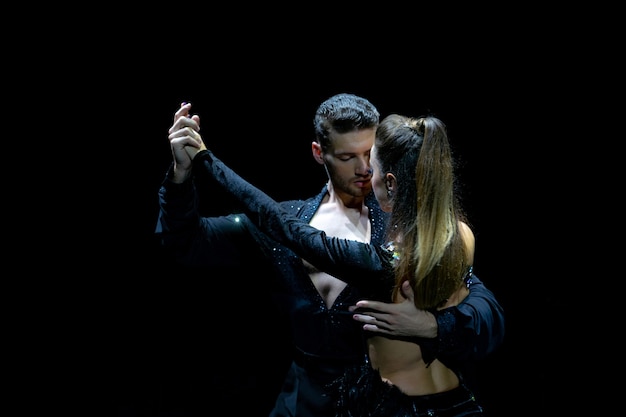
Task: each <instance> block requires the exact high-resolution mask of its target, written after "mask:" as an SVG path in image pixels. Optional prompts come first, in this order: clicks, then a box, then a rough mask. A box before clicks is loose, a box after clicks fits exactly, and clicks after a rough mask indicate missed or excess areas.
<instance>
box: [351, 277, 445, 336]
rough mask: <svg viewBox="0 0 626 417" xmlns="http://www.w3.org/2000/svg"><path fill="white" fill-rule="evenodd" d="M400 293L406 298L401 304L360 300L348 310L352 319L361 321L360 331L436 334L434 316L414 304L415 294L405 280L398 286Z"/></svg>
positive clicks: (391, 333)
mask: <svg viewBox="0 0 626 417" xmlns="http://www.w3.org/2000/svg"><path fill="white" fill-rule="evenodd" d="M402 293H403V295H404V296H405V297H406V298H405V299H404V301H402V302H401V303H383V302H380V301H369V300H361V301H359V302H357V303H356V305H355V306H351V307H350V311H352V312H355V314H354V316H353V318H354V319H355V320H357V321H360V322H361V323H364V324H363V329H364V330H368V331H372V332H376V333H381V334H386V335H390V336H401V337H426V338H435V337H437V319H436V318H435V316H434V315H433V314H432V313H430V312H428V311H426V310H420V309H418V308H417V307H415V302H414V299H415V295H414V293H413V289H412V288H411V285H410V284H409V282H408V281H405V282H404V284H403V285H402ZM362 309H365V310H367V311H361V310H362Z"/></svg>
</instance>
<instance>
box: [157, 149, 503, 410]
mask: <svg viewBox="0 0 626 417" xmlns="http://www.w3.org/2000/svg"><path fill="white" fill-rule="evenodd" d="M206 169H208V170H209V171H210V172H211V174H212V176H215V178H217V179H218V180H219V181H218V182H220V183H223V184H227V188H225V190H226V191H227V192H228V193H232V195H233V196H236V198H237V199H238V200H240V201H241V203H242V204H243V205H244V206H248V207H249V208H250V209H251V211H249V212H247V215H243V214H236V215H235V214H232V215H227V216H220V217H211V218H206V217H201V216H200V214H199V211H198V195H197V192H196V190H195V187H194V183H193V182H192V181H188V182H186V183H183V184H174V183H172V182H171V181H169V180H168V179H167V178H166V179H165V181H164V182H163V184H162V187H161V188H160V190H159V203H160V209H161V210H160V214H159V219H158V224H157V233H158V234H159V235H160V237H161V241H162V244H163V245H164V246H165V247H168V248H171V250H172V251H173V252H174V253H175V254H176V258H177V259H178V261H179V262H182V263H184V264H186V265H195V266H225V265H226V264H227V263H229V262H233V263H234V264H235V265H236V264H237V263H241V262H246V260H247V257H248V254H247V253H246V251H255V250H258V251H260V252H261V253H262V254H264V255H265V257H266V258H267V259H268V262H269V264H270V265H267V266H269V267H270V268H273V269H274V272H275V277H274V278H272V279H271V281H268V285H273V286H275V288H276V294H277V300H278V302H280V303H282V304H283V307H284V308H285V312H286V314H287V315H288V317H289V318H290V321H291V325H292V326H291V332H292V336H293V341H294V345H295V347H296V348H297V352H299V353H298V354H297V355H295V358H296V362H295V363H294V364H292V367H291V368H290V371H289V375H288V376H287V378H286V379H285V384H284V386H283V392H282V393H281V395H280V396H279V398H278V399H277V404H276V409H275V413H274V414H271V415H272V416H273V417H274V416H276V417H277V416H299V417H321V416H333V415H334V410H333V407H332V402H331V401H330V398H328V397H322V398H320V397H319V394H320V393H323V392H325V390H326V389H327V384H328V383H329V382H331V381H332V380H333V379H335V378H336V377H339V376H341V374H342V373H343V371H344V368H345V367H348V366H354V364H363V363H364V360H365V358H366V349H365V343H364V339H363V337H364V332H363V331H362V329H361V326H362V325H361V323H359V322H357V321H355V320H353V319H352V313H350V312H349V310H348V307H349V306H351V305H354V303H355V302H356V301H358V300H361V299H377V300H381V301H386V302H389V301H390V294H391V291H390V289H391V288H392V284H393V276H392V275H391V273H390V270H389V268H388V265H389V262H390V259H391V258H390V257H391V253H390V252H389V251H387V250H386V249H385V245H384V242H383V239H384V236H385V221H386V214H385V213H383V212H382V211H381V210H380V208H379V206H378V204H377V202H376V200H375V197H374V195H373V193H371V194H370V196H368V198H367V199H366V205H367V207H368V208H369V213H370V221H371V223H372V233H371V235H372V236H371V245H367V244H358V243H357V244H355V242H354V241H350V242H349V241H346V240H344V239H336V238H334V239H333V238H327V237H326V234H325V233H323V232H320V231H319V230H317V229H315V228H312V227H310V226H309V225H308V222H309V221H310V219H311V218H312V216H313V214H314V213H315V211H316V210H317V208H318V207H319V205H320V203H321V201H322V199H323V197H324V196H325V195H326V193H327V190H326V186H324V187H323V189H322V191H321V193H320V194H318V195H317V196H315V197H313V198H310V199H308V200H304V201H301V200H297V201H286V202H281V203H276V202H274V201H273V200H271V199H270V198H269V197H268V196H267V195H265V194H264V193H262V192H260V191H259V190H256V189H255V188H253V187H251V186H250V185H249V184H247V183H246V182H245V181H243V180H242V179H241V178H239V177H238V176H237V175H236V174H235V173H233V172H232V171H231V170H230V169H229V168H228V167H226V166H225V165H223V164H222V163H221V162H220V161H218V160H216V159H214V158H213V157H212V154H211V153H210V152H209V151H203V152H201V153H200V154H198V155H197V156H196V158H195V159H194V175H195V176H196V177H198V176H201V175H203V174H202V173H201V172H199V171H200V170H206ZM259 208H260V209H259ZM257 209H259V210H260V213H257V212H256V210H257ZM259 222H261V223H259ZM256 224H260V225H261V227H260V228H259V227H257V226H256ZM260 229H268V230H271V231H272V237H273V238H275V239H276V240H274V239H273V238H269V237H268V236H267V235H265V234H264V233H263V232H262V231H261V230H260ZM281 234H282V235H281ZM278 241H279V242H280V243H279V242H278ZM242 247H243V248H245V249H242ZM302 257H304V258H306V259H307V261H309V262H310V263H311V264H313V265H314V266H315V267H317V268H318V269H320V270H324V271H326V272H328V273H329V274H331V275H333V276H335V277H337V278H340V279H342V280H344V281H346V282H347V283H348V286H347V287H346V288H345V289H344V290H343V292H342V293H341V294H340V295H339V297H338V298H337V300H336V301H335V303H334V304H333V306H332V307H331V308H330V309H329V308H327V307H326V305H325V303H324V301H323V299H322V297H321V296H320V295H319V293H318V292H317V290H316V289H315V287H314V286H313V283H312V282H311V280H310V278H309V275H308V272H307V270H306V268H305V267H304V265H303V263H302V260H301V258H302ZM260 267H261V266H260ZM473 278H474V281H473V284H472V285H471V286H470V295H469V296H468V297H467V298H466V299H465V300H464V301H463V303H462V304H461V305H459V306H457V307H452V308H449V309H446V310H443V311H441V312H438V313H437V314H436V316H437V321H438V325H439V334H438V337H437V338H436V339H419V341H418V340H417V339H416V341H417V342H418V343H420V345H421V346H422V351H423V354H424V357H425V358H432V359H434V358H436V357H438V358H445V357H447V356H448V357H449V358H451V360H452V359H453V360H462V359H467V358H481V357H484V356H485V355H486V354H488V353H489V352H491V351H493V350H494V349H495V348H497V347H498V346H499V345H500V343H501V341H502V338H503V336H504V322H503V319H504V317H503V312H502V310H501V307H500V305H499V304H498V303H497V301H496V300H495V298H494V296H493V294H492V293H491V292H490V291H489V290H488V289H487V288H485V287H484V285H483V284H482V283H481V282H480V281H479V280H478V278H476V277H475V276H473ZM254 279H261V277H260V276H258V277H254ZM302 354H304V356H302ZM298 355H300V356H298ZM299 358H300V360H301V362H300V363H298V362H297V361H298V359H299ZM306 358H308V359H306ZM311 358H315V359H311ZM313 364H314V365H313ZM315 367H317V368H318V369H322V368H323V370H324V372H317V371H316V370H315V369H314V368H315ZM320 407H322V408H320ZM322 409H323V411H322Z"/></svg>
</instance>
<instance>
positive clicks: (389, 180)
mask: <svg viewBox="0 0 626 417" xmlns="http://www.w3.org/2000/svg"><path fill="white" fill-rule="evenodd" d="M385 186H386V187H387V194H388V195H393V193H394V192H395V191H396V176H395V175H393V174H392V173H391V172H388V173H386V174H385Z"/></svg>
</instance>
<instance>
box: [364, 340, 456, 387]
mask: <svg viewBox="0 0 626 417" xmlns="http://www.w3.org/2000/svg"><path fill="white" fill-rule="evenodd" d="M379 339H380V340H379ZM369 358H370V361H371V365H372V368H373V369H377V370H378V371H379V372H380V376H381V378H382V379H383V380H384V381H387V382H389V383H391V384H393V385H395V386H397V387H398V388H399V389H400V390H401V391H402V392H404V393H405V394H407V395H428V394H435V393H440V392H444V391H449V390H451V389H453V388H456V387H458V386H459V378H458V376H457V375H456V373H455V372H454V371H453V370H452V369H450V368H448V367H446V366H445V365H444V364H443V363H441V362H440V361H438V360H435V361H433V362H432V363H431V364H429V365H427V364H426V362H425V361H424V359H423V358H422V352H421V349H420V347H419V345H417V344H415V343H413V342H406V341H400V340H391V339H385V338H372V339H370V340H369Z"/></svg>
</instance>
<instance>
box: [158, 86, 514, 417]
mask: <svg viewBox="0 0 626 417" xmlns="http://www.w3.org/2000/svg"><path fill="white" fill-rule="evenodd" d="M189 109H190V105H189V104H183V106H182V107H181V109H180V110H179V111H178V112H177V114H176V116H175V122H176V119H178V118H180V117H189ZM193 120H196V121H197V119H194V118H193V117H192V118H191V123H193ZM378 122H379V113H378V111H377V109H376V108H375V107H374V106H373V105H372V104H371V103H370V102H369V101H368V100H366V99H364V98H362V97H358V96H355V95H352V94H338V95H335V96H333V97H331V98H329V99H328V100H326V101H324V102H323V103H322V104H321V105H320V106H319V108H318V109H317V111H316V113H315V117H314V129H315V137H316V140H315V141H314V142H313V143H312V145H311V149H312V153H313V157H314V159H315V160H316V161H317V162H318V163H319V164H320V165H323V166H324V169H325V170H326V173H327V175H328V178H329V181H328V182H327V183H326V184H325V185H324V186H323V187H322V190H321V192H320V193H319V194H318V195H316V196H314V197H311V198H309V199H307V200H302V201H301V200H297V201H285V202H283V203H282V204H283V206H284V208H285V209H287V210H289V211H291V212H293V213H295V214H296V215H297V216H299V217H301V218H305V219H310V220H309V222H310V224H312V225H314V226H315V227H317V228H319V229H322V230H324V231H325V232H326V233H327V234H328V235H331V236H337V237H343V238H349V239H355V240H359V241H363V242H369V243H371V244H375V245H383V244H384V243H385V242H383V241H382V239H383V238H384V235H385V233H384V232H385V226H386V221H387V217H386V214H385V213H384V212H383V211H382V210H381V209H380V207H379V206H378V204H377V203H376V199H375V197H374V195H373V193H371V183H370V181H371V174H372V172H371V169H370V165H369V157H370V150H371V148H372V145H373V144H374V139H375V133H376V128H377V126H378ZM197 130H199V125H195V126H191V127H190V129H189V137H187V138H181V137H180V136H176V137H170V145H171V148H172V153H173V155H174V163H173V165H172V168H171V169H170V170H169V172H168V175H167V178H166V179H165V181H164V182H163V185H162V187H161V189H160V191H159V201H160V208H161V210H160V213H159V219H158V224H157V233H158V234H159V236H160V237H161V241H162V244H163V246H164V247H165V248H168V250H171V251H172V253H174V254H175V257H176V259H177V261H178V262H180V263H181V264H184V265H195V266H203V267H208V266H211V267H217V266H219V267H224V268H226V269H227V268H228V265H229V264H231V265H240V264H241V263H242V262H248V263H249V262H258V263H259V265H258V269H259V270H261V268H265V267H269V268H272V270H273V275H272V278H270V281H268V285H271V286H272V293H273V295H274V298H275V299H274V302H276V303H278V304H279V305H280V307H281V308H282V309H284V311H285V313H286V316H287V317H288V318H289V319H290V324H291V327H290V328H291V337H292V340H293V346H294V351H293V361H292V363H291V365H290V368H289V370H288V372H287V375H286V377H285V380H284V382H283V385H282V390H281V392H280V393H279V395H278V398H277V399H276V402H275V404H274V408H273V409H272V410H271V411H270V413H269V415H270V417H279V416H300V417H314V416H315V417H319V416H321V417H323V416H333V404H332V402H331V400H330V397H328V396H327V395H326V388H327V384H329V383H330V382H332V381H333V380H335V379H336V378H337V377H338V376H340V375H341V374H342V372H343V370H344V369H345V367H347V366H350V365H354V364H360V363H362V362H363V361H364V360H365V357H366V351H365V345H364V343H363V335H362V329H361V324H360V322H359V321H358V320H360V321H362V322H364V323H365V326H367V327H368V329H370V330H374V331H381V332H387V333H390V334H392V333H394V332H398V334H401V335H402V336H409V337H410V336H422V337H429V338H432V346H430V347H426V349H427V350H429V352H427V353H426V354H430V355H433V356H438V355H450V356H451V357H462V356H466V355H474V356H481V355H483V354H485V353H487V352H488V351H491V350H493V349H494V348H495V347H497V345H499V343H500V341H501V337H502V332H501V330H502V327H501V326H502V323H493V322H489V323H487V322H485V321H484V320H482V319H481V316H480V308H479V309H477V310H476V311H474V310H471V309H470V310H471V311H470V310H468V311H460V310H459V309H453V310H451V311H447V312H446V314H442V315H439V316H437V317H435V316H434V315H433V314H432V313H429V312H425V311H418V310H417V309H416V308H415V307H414V306H411V305H410V303H408V302H407V303H403V304H400V305H395V306H391V305H385V304H382V303H379V304H376V303H373V302H367V301H361V303H364V304H366V306H369V307H375V308H378V309H380V310H381V313H376V312H372V313H369V314H368V315H357V316H356V317H355V318H356V319H357V320H355V319H354V318H353V317H352V313H351V309H352V307H353V306H354V305H356V304H357V302H359V301H360V300H361V298H362V296H361V294H359V293H358V291H356V290H355V289H354V288H352V287H351V286H348V285H346V284H345V283H344V282H343V281H340V280H338V279H336V278H335V277H333V276H331V275H328V274H326V273H323V272H321V271H318V270H316V269H315V267H314V266H313V265H311V264H309V263H307V262H306V260H303V259H301V258H299V257H298V256H296V255H295V254H294V253H293V252H292V251H290V250H288V249H287V248H285V247H283V246H281V245H279V244H277V243H276V242H275V241H273V240H272V239H270V238H269V237H267V236H266V235H264V234H263V233H261V232H260V231H259V230H258V229H257V228H256V227H255V226H254V225H253V224H252V223H251V222H250V220H249V219H247V218H246V217H245V216H244V215H241V214H230V215H225V216H219V217H210V218H209V217H202V216H201V215H200V212H199V209H198V195H197V191H196V188H195V185H196V184H200V183H202V182H203V181H205V180H204V179H203V178H202V177H201V175H200V174H198V175H196V174H194V172H193V169H192V167H193V164H192V158H191V156H190V154H189V153H188V152H187V151H186V149H185V148H186V147H187V146H189V144H190V141H192V140H193V139H192V137H193V135H194V131H197ZM251 260H254V261H251ZM259 276H260V273H259ZM259 276H257V277H256V279H259ZM470 290H471V291H470V296H469V297H468V303H476V304H480V305H481V306H482V307H484V306H487V307H486V308H493V309H496V310H499V309H500V307H499V305H498V303H497V302H496V301H495V299H494V298H493V294H491V292H489V291H488V290H486V289H485V288H484V286H483V285H482V283H480V282H479V281H478V280H477V284H476V285H475V286H473V287H472V288H470ZM368 303H369V305H367V304H368ZM498 317H500V316H498ZM260 360H262V358H260Z"/></svg>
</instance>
